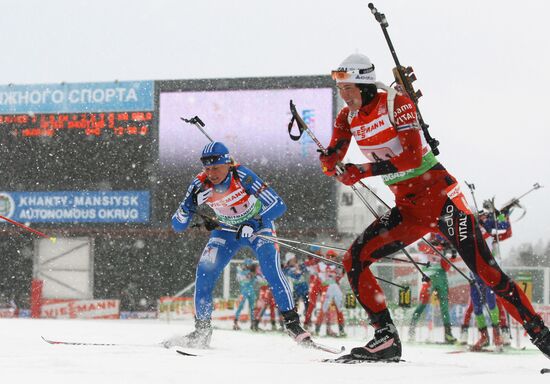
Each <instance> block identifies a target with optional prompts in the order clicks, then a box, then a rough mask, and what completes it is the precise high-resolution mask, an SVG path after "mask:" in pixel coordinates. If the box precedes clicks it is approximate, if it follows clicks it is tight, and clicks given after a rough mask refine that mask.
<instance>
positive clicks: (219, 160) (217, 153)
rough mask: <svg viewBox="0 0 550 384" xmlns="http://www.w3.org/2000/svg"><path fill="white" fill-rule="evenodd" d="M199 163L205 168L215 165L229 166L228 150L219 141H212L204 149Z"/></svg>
mask: <svg viewBox="0 0 550 384" xmlns="http://www.w3.org/2000/svg"><path fill="white" fill-rule="evenodd" d="M201 162H202V164H203V165H204V166H205V167H206V166H209V165H217V164H231V162H232V160H231V156H229V149H227V147H226V146H225V144H223V143H221V142H219V141H213V142H211V143H209V144H207V145H206V147H204V149H203V150H202V155H201Z"/></svg>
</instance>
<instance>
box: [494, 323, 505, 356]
mask: <svg viewBox="0 0 550 384" xmlns="http://www.w3.org/2000/svg"><path fill="white" fill-rule="evenodd" d="M493 344H494V345H495V351H497V352H502V351H504V347H503V346H502V344H503V342H502V337H501V336H500V329H499V327H498V325H495V326H493Z"/></svg>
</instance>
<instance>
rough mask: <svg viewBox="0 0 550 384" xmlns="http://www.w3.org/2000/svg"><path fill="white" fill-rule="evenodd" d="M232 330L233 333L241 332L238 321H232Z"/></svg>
mask: <svg viewBox="0 0 550 384" xmlns="http://www.w3.org/2000/svg"><path fill="white" fill-rule="evenodd" d="M233 330H234V331H240V330H241V327H239V321H238V320H237V319H235V320H234V321H233Z"/></svg>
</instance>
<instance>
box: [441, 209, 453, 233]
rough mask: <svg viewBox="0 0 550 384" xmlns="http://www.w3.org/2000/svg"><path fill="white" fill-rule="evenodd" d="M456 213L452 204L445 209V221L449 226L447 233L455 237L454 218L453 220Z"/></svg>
mask: <svg viewBox="0 0 550 384" xmlns="http://www.w3.org/2000/svg"><path fill="white" fill-rule="evenodd" d="M454 211H455V207H454V206H453V205H452V204H449V205H447V207H446V208H445V215H444V216H443V221H444V222H445V225H446V226H447V233H448V234H449V236H454V235H455V228H454V218H453V213H454Z"/></svg>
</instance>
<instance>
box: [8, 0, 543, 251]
mask: <svg viewBox="0 0 550 384" xmlns="http://www.w3.org/2000/svg"><path fill="white" fill-rule="evenodd" d="M367 3H368V1H359V0H345V1H339V2H338V1H333V0H332V1H325V0H317V1H314V0H307V1H304V0H264V1H258V0H243V1H227V0H200V1H182V0H179V1H176V0H155V1H153V0H151V1H145V0H93V1H92V0H90V1H85V0H50V1H44V0H2V1H0V4H1V5H2V12H1V13H0V42H1V45H0V46H1V47H2V51H3V52H2V64H1V68H2V70H1V71H0V84H8V83H26V84H33V83H52V82H61V81H66V82H88V81H109V80H114V79H118V80H149V79H153V80H159V79H191V78H216V77H252V76H288V75H318V74H328V73H329V72H330V70H331V69H332V68H334V67H336V66H337V65H338V64H339V62H340V61H341V60H342V59H343V58H344V57H345V56H347V55H348V54H350V53H352V52H355V51H359V52H362V53H365V54H366V55H368V56H369V57H370V58H371V60H372V61H373V62H374V63H375V65H376V68H377V75H378V78H379V79H380V80H381V81H384V82H390V81H391V68H392V67H393V62H392V60H391V56H390V54H389V51H388V49H387V47H386V44H385V41H384V39H383V36H382V32H381V30H380V28H379V26H378V24H377V23H376V22H375V20H374V18H373V17H372V15H371V14H370V12H369V10H368V8H367ZM375 5H376V7H377V8H378V9H379V10H380V11H382V12H384V13H385V14H386V15H387V17H388V21H389V23H390V29H389V31H390V35H391V37H392V39H393V42H394V44H395V47H396V49H397V53H398V54H399V57H400V60H401V62H402V64H405V65H412V66H413V67H414V68H415V70H416V73H417V77H418V78H419V80H418V82H417V83H416V85H417V86H418V87H419V88H421V89H422V91H423V93H424V95H425V96H424V97H423V98H422V99H421V102H420V109H421V111H422V114H423V116H424V119H425V120H426V122H428V123H429V124H430V126H431V132H432V135H433V136H435V137H436V138H437V139H439V141H440V142H441V147H440V148H441V156H440V157H439V158H440V160H441V161H442V163H443V164H444V165H445V166H446V167H447V168H448V169H449V170H450V171H451V172H452V173H453V174H454V175H455V176H456V177H457V178H458V179H459V180H461V181H463V180H464V179H465V180H467V181H468V182H473V183H475V184H476V187H477V195H478V200H479V201H481V200H482V199H485V198H487V197H490V196H493V195H496V201H497V205H501V204H503V203H504V202H506V201H507V200H508V199H510V198H512V197H514V196H517V195H519V194H521V193H523V192H524V191H526V190H528V189H529V188H530V187H531V186H532V184H533V183H534V182H539V183H541V184H543V185H547V186H548V187H547V188H546V189H542V190H539V191H537V192H534V193H533V194H532V195H529V196H528V197H527V198H526V199H525V200H524V203H525V206H526V207H527V209H528V213H527V215H526V217H525V218H524V219H523V220H522V221H520V222H518V223H517V224H516V225H515V226H514V237H513V238H512V239H511V240H509V241H508V242H507V244H506V246H505V247H504V251H505V252H506V251H508V250H509V249H510V248H511V247H512V246H517V245H518V244H520V243H521V242H523V241H531V242H536V241H537V240H538V239H541V238H542V239H545V241H547V239H548V238H550V236H549V233H550V224H549V223H548V215H549V214H550V202H549V199H548V197H549V192H550V172H549V170H548V168H547V167H548V164H550V154H549V152H550V151H548V148H547V147H548V143H549V141H550V133H549V129H550V115H549V114H548V113H547V109H546V108H547V107H546V104H547V89H548V86H549V84H550V81H549V80H550V72H549V70H548V69H549V68H550V53H549V52H548V38H549V37H550V26H549V23H548V21H547V15H548V14H549V12H550V2H548V1H544V0H538V1H534V0H526V1H522V2H513V1H497V0H492V1H479V0H478V1H471V0H463V1H460V2H457V1H453V2H451V1H437V0H433V1H405V0H399V1H397V0H392V1H389V0H380V1H376V2H375ZM374 185H376V186H377V187H378V189H379V190H380V192H381V195H382V196H383V197H384V198H385V199H386V200H387V201H390V200H391V195H390V193H389V191H388V190H387V189H386V188H385V187H384V186H382V185H381V184H380V183H379V182H374ZM462 185H463V189H464V190H463V192H464V193H467V192H468V191H467V189H465V185H464V184H462ZM467 197H468V199H469V193H468V196H467Z"/></svg>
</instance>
